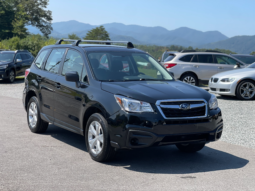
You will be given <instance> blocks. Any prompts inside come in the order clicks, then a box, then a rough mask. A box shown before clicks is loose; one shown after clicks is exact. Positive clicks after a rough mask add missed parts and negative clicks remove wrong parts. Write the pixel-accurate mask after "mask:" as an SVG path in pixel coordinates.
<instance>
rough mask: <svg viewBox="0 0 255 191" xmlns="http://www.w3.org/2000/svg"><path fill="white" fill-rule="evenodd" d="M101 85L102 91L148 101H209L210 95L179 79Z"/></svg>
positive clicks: (103, 83) (104, 83)
mask: <svg viewBox="0 0 255 191" xmlns="http://www.w3.org/2000/svg"><path fill="white" fill-rule="evenodd" d="M101 87H102V89H103V90H104V91H107V92H110V93H113V94H119V95H123V96H126V97H130V98H133V99H136V100H140V101H146V102H149V103H156V101H157V100H165V99H205V100H206V101H209V99H210V97H211V95H210V94H209V93H208V92H207V91H205V90H203V89H201V88H199V87H195V86H192V85H189V84H185V83H183V82H180V81H131V82H102V84H101Z"/></svg>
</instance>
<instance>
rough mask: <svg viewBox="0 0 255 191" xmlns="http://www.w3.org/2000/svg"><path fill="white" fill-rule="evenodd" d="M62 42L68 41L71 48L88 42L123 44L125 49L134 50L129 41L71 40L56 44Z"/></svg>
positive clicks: (61, 40)
mask: <svg viewBox="0 0 255 191" xmlns="http://www.w3.org/2000/svg"><path fill="white" fill-rule="evenodd" d="M63 41H69V42H74V43H73V44H72V45H73V46H79V44H80V43H81V42H88V43H103V44H106V45H111V44H112V43H123V44H127V48H134V45H133V43H132V42H129V41H110V40H73V39H60V40H58V41H57V42H56V45H57V44H61V43H62V42H63Z"/></svg>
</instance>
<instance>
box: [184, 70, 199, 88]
mask: <svg viewBox="0 0 255 191" xmlns="http://www.w3.org/2000/svg"><path fill="white" fill-rule="evenodd" d="M180 80H181V81H182V82H184V83H186V84H190V85H193V86H198V84H199V83H198V79H197V77H196V76H195V75H194V74H192V73H187V74H184V75H183V76H182V77H181V79H180Z"/></svg>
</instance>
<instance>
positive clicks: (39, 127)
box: [27, 96, 49, 133]
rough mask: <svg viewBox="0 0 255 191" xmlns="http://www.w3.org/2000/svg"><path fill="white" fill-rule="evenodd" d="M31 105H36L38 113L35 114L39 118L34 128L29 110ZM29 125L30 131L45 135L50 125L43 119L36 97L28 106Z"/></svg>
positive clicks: (31, 99)
mask: <svg viewBox="0 0 255 191" xmlns="http://www.w3.org/2000/svg"><path fill="white" fill-rule="evenodd" d="M31 104H35V105H36V109H37V113H36V114H35V115H36V116H37V121H36V123H35V126H33V124H32V123H30V122H29V116H30V113H29V109H30V106H31ZM34 113H35V112H34ZM27 123H28V127H29V129H30V131H32V132H33V133H44V132H45V131H46V130H47V129H48V125H49V123H48V122H46V121H43V120H42V119H41V117H40V108H39V103H38V99H37V97H35V96H34V97H32V98H30V100H29V102H28V104H27Z"/></svg>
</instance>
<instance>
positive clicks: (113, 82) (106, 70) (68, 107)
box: [23, 40, 223, 161]
mask: <svg viewBox="0 0 255 191" xmlns="http://www.w3.org/2000/svg"><path fill="white" fill-rule="evenodd" d="M62 41H63V40H60V41H58V42H57V43H56V44H55V45H51V46H46V47H44V48H42V50H41V51H40V52H39V54H38V56H37V58H36V59H35V61H34V63H33V65H32V66H31V68H30V71H29V73H28V75H27V76H26V78H25V89H24V92H23V104H24V107H25V109H26V111H27V121H28V126H29V128H30V130H31V131H32V132H34V133H43V132H45V131H46V130H47V128H48V124H49V123H52V124H54V125H56V126H59V127H62V128H64V129H67V130H69V131H72V132H75V133H78V134H81V135H83V136H85V141H86V146H87V149H88V152H89V153H90V156H91V157H92V159H94V160H96V161H105V160H108V159H110V158H112V157H113V156H114V153H115V151H116V150H117V149H135V148H144V147H149V146H157V145H169V144H175V145H176V146H177V148H178V149H180V150H181V151H184V152H196V151H199V150H201V149H202V148H203V147H204V145H205V143H208V142H211V141H216V140H218V139H219V138H220V137H221V133H222V130H223V119H222V116H221V110H220V108H218V103H217V99H216V97H215V96H214V95H211V94H209V93H208V92H207V91H205V90H203V89H200V88H198V87H194V86H191V85H188V84H185V83H182V82H180V81H175V80H174V79H173V77H172V76H171V75H170V74H169V73H168V72H167V70H166V69H165V68H164V67H163V66H161V65H160V64H159V63H158V62H157V61H156V60H155V59H154V58H152V57H151V56H150V55H149V54H146V53H145V52H143V51H141V50H138V49H135V48H134V46H133V44H132V43H130V42H125V43H127V46H125V47H123V46H113V45H111V44H112V43H114V42H113V41H84V42H86V43H87V44H80V45H79V43H80V42H81V41H80V40H78V41H74V42H73V44H72V45H67V44H63V45H61V42H62ZM82 42H83V41H82ZM92 42H93V43H98V42H100V43H101V44H88V43H92ZM102 43H105V44H106V45H103V44H102ZM118 43H124V42H118Z"/></svg>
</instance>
